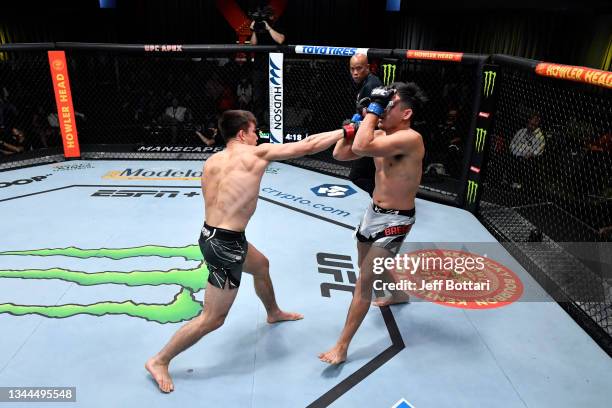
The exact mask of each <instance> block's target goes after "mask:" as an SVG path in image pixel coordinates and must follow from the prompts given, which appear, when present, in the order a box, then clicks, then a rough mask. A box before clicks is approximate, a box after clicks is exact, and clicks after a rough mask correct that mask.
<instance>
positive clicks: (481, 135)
mask: <svg viewBox="0 0 612 408" xmlns="http://www.w3.org/2000/svg"><path fill="white" fill-rule="evenodd" d="M486 139H487V130H486V129H483V128H476V152H477V153H480V152H482V150H483V149H484V144H485V140H486Z"/></svg>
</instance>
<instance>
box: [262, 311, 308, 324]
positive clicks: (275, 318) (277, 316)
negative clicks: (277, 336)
mask: <svg viewBox="0 0 612 408" xmlns="http://www.w3.org/2000/svg"><path fill="white" fill-rule="evenodd" d="M303 318H304V315H302V314H300V313H288V312H283V311H282V310H278V311H277V312H274V313H270V314H269V315H268V323H270V324H272V323H278V322H286V321H292V320H302V319H303Z"/></svg>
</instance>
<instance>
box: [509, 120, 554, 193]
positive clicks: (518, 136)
mask: <svg viewBox="0 0 612 408" xmlns="http://www.w3.org/2000/svg"><path fill="white" fill-rule="evenodd" d="M545 145H546V138H545V136H544V133H543V132H542V129H540V115H539V114H538V113H535V112H533V113H531V114H530V115H529V119H528V120H527V126H526V127H524V128H522V129H519V130H518V131H517V132H516V133H515V134H514V137H513V138H512V141H510V153H511V154H512V157H513V160H514V165H513V166H512V168H513V169H514V172H513V174H512V175H513V180H512V185H511V186H512V188H517V189H518V188H521V187H522V182H523V177H525V176H526V175H528V174H529V170H530V169H531V167H533V165H534V164H535V162H536V158H537V157H539V156H541V155H542V153H543V152H544V147H545Z"/></svg>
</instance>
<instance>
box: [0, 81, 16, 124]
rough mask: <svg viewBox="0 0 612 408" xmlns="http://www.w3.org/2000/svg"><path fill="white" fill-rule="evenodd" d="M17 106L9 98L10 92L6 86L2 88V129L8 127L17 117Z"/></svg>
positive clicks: (0, 94)
mask: <svg viewBox="0 0 612 408" xmlns="http://www.w3.org/2000/svg"><path fill="white" fill-rule="evenodd" d="M17 113H18V111H17V107H16V106H15V105H13V104H12V103H11V102H10V100H9V92H8V90H7V89H6V88H5V87H2V89H1V90H0V129H7V128H8V127H9V124H10V123H12V122H13V121H14V120H15V119H16V118H17Z"/></svg>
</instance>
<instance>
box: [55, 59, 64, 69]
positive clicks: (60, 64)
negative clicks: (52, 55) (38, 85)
mask: <svg viewBox="0 0 612 408" xmlns="http://www.w3.org/2000/svg"><path fill="white" fill-rule="evenodd" d="M53 69H55V70H56V71H61V70H62V69H64V63H63V62H62V61H61V60H54V61H53Z"/></svg>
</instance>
